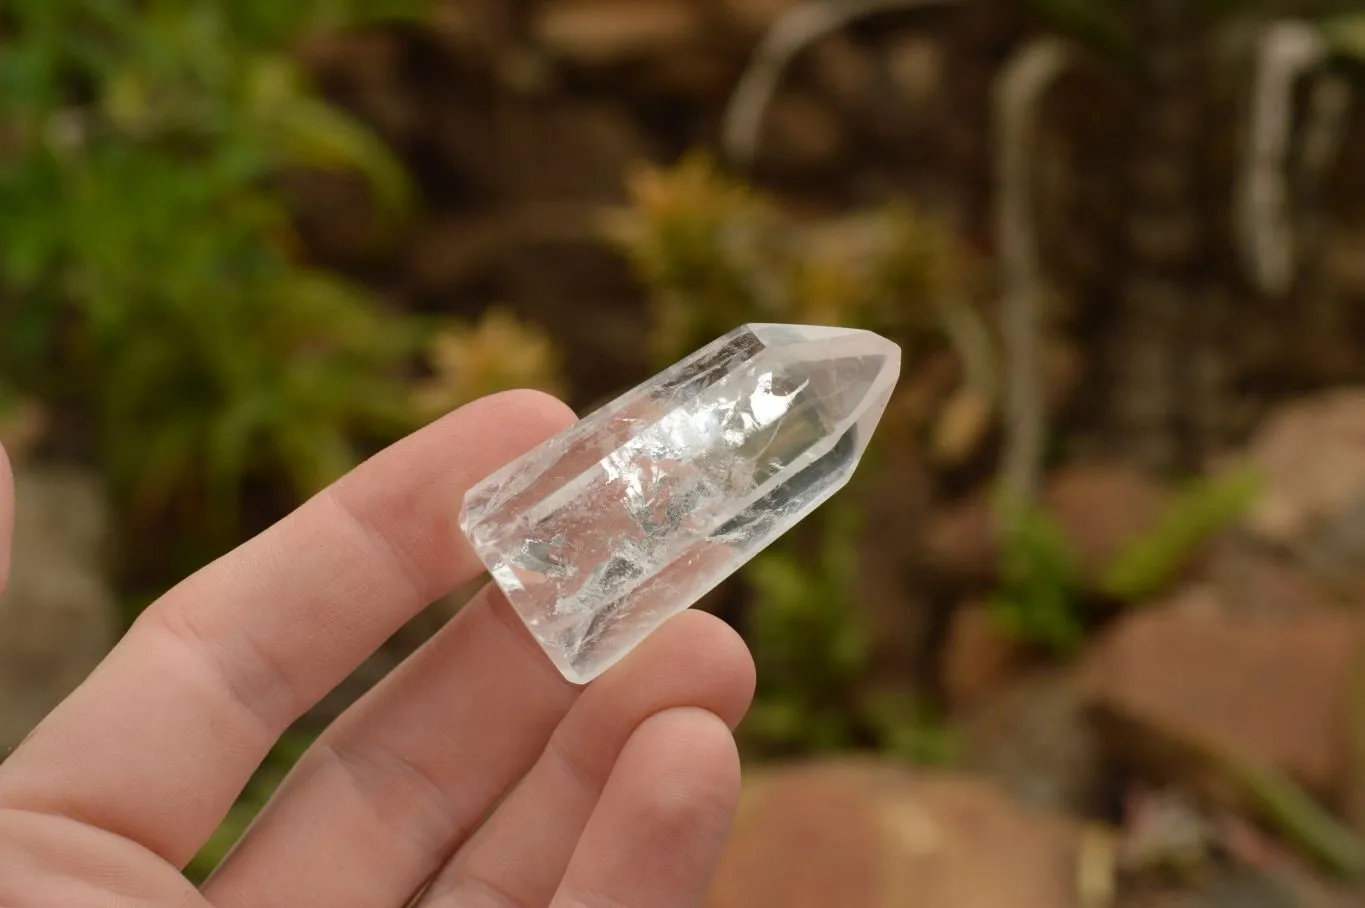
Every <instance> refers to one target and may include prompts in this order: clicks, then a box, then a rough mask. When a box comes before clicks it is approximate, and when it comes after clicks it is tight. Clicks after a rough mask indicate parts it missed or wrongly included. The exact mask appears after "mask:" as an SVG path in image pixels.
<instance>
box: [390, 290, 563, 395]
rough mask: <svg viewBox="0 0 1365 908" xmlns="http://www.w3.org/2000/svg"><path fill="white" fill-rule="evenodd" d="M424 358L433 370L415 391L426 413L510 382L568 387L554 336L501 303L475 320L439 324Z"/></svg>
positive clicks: (557, 389) (553, 390) (553, 389)
mask: <svg viewBox="0 0 1365 908" xmlns="http://www.w3.org/2000/svg"><path fill="white" fill-rule="evenodd" d="M427 358H428V361H429V362H430V364H431V368H432V371H433V373H434V374H433V376H432V377H431V378H430V379H429V380H427V381H426V382H424V383H423V384H421V385H420V386H419V387H418V388H417V389H416V391H415V393H414V406H415V407H416V409H417V411H418V412H419V413H420V414H422V416H423V417H425V418H434V417H437V416H440V415H441V414H443V413H446V412H448V411H450V410H453V409H455V408H456V407H459V406H462V405H464V404H467V403H469V402H470V401H472V400H477V399H478V398H480V397H483V396H485V395H488V394H493V393H495V392H498V391H505V390H507V389H509V388H534V389H536V390H539V391H545V392H548V393H550V394H554V395H556V396H559V397H563V396H564V395H565V393H566V392H565V383H564V379H563V377H562V375H561V371H560V370H561V363H560V355H559V351H558V350H557V349H556V348H555V345H554V342H553V341H552V340H551V339H550V338H549V337H548V336H547V335H546V334H545V333H544V332H542V331H540V330H539V329H537V328H535V327H534V326H531V325H527V324H525V323H524V322H520V321H518V320H517V319H516V318H515V317H514V316H512V315H511V314H509V313H507V312H505V311H503V310H501V309H496V308H495V309H490V310H488V312H487V313H485V314H484V317H483V319H482V320H481V321H480V322H479V323H478V324H476V325H472V326H452V327H449V328H446V329H444V330H442V331H441V332H439V333H438V334H436V335H435V336H434V337H433V338H432V339H431V341H430V343H429V345H428V349H427Z"/></svg>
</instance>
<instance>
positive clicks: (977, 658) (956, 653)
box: [941, 603, 1024, 710]
mask: <svg viewBox="0 0 1365 908" xmlns="http://www.w3.org/2000/svg"><path fill="white" fill-rule="evenodd" d="M1023 664H1024V653H1023V651H1022V648H1021V647H1020V645H1019V644H1018V642H1017V641H1015V640H1014V639H1013V638H1011V637H1010V636H1009V635H1008V634H1006V633H1005V632H1004V631H1002V630H1001V629H1000V622H999V621H997V620H996V619H995V616H993V615H992V614H991V613H990V609H989V608H988V607H987V606H985V605H983V604H980V603H969V604H965V605H961V606H958V607H957V608H956V609H954V610H953V617H952V624H951V626H950V627H949V628H948V639H947V641H946V643H945V645H944V649H943V662H942V666H941V674H942V678H943V689H944V694H945V696H946V697H947V699H948V703H949V705H950V706H951V707H952V708H953V709H955V710H961V709H965V708H968V707H971V706H973V705H975V704H977V703H980V702H981V700H982V699H983V698H984V697H985V696H986V695H988V694H990V693H991V692H993V691H994V690H996V689H997V688H998V687H1000V685H1001V684H1002V683H1003V682H1005V681H1007V680H1008V679H1009V678H1011V677H1012V676H1013V675H1015V674H1016V673H1017V672H1018V671H1019V669H1020V667H1021V666H1022V665H1023Z"/></svg>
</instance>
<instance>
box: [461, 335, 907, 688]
mask: <svg viewBox="0 0 1365 908" xmlns="http://www.w3.org/2000/svg"><path fill="white" fill-rule="evenodd" d="M899 374H900V348H899V347H897V346H896V345H895V344H893V343H892V342H890V341H888V340H886V339H885V338H883V337H880V336H878V335H876V334H873V333H871V332H869V331H858V330H853V329H849V328H824V327H813V326H805V325H746V326H744V327H742V328H738V329H736V330H734V331H732V332H730V333H729V334H727V335H725V336H724V337H721V338H720V339H718V340H716V341H714V342H712V343H711V344H708V345H707V346H706V347H703V348H702V349H701V350H698V351H697V352H696V353H693V354H692V355H691V356H689V357H687V358H686V359H684V360H682V361H681V362H679V363H677V364H676V365H674V366H672V367H670V368H669V369H666V370H665V371H663V372H661V373H660V374H659V375H656V376H655V377H654V378H652V379H650V380H649V381H647V382H645V383H644V384H642V385H640V386H638V387H636V388H634V389H633V390H631V391H628V392H626V393H625V394H623V395H622V396H621V397H619V398H617V399H616V400H614V401H612V402H611V403H609V404H607V405H605V406H604V407H602V408H601V409H599V410H597V411H596V412H594V413H592V414H590V415H588V416H586V417H584V418H583V419H582V420H580V421H579V422H578V423H576V424H575V425H574V426H572V427H570V428H569V429H567V430H565V431H564V432H562V433H560V434H559V435H557V436H555V437H553V438H551V439H550V440H548V441H546V442H545V443H543V444H542V445H540V446H539V447H537V448H535V449H534V450H532V451H530V452H529V453H527V454H525V455H523V456H522V457H520V458H518V459H517V460H514V461H512V462H511V463H509V464H507V465H506V466H505V467H503V468H502V469H501V470H499V471H497V472H496V473H494V474H493V475H492V476H489V477H488V478H487V479H485V480H484V481H483V482H481V483H479V484H478V485H477V486H475V487H474V488H472V489H470V490H469V493H468V494H467V495H466V496H465V501H464V509H463V511H462V512H461V514H460V526H461V527H462V529H463V530H464V532H465V534H466V536H468V537H469V540H470V542H471V543H472V544H473V547H474V550H475V551H476V552H477V553H478V556H479V558H480V559H482V560H483V563H484V564H485V565H487V567H488V570H489V571H490V572H491V574H492V576H493V579H494V580H495V581H496V582H497V584H498V586H499V587H501V589H502V591H503V592H504V593H505V594H506V596H507V599H508V601H509V602H511V604H512V606H513V608H515V609H516V611H517V614H518V615H520V616H521V619H522V621H524V622H525V624H526V626H527V628H529V629H530V631H531V634H532V635H533V636H534V637H535V638H536V640H537V641H539V643H540V645H541V646H542V647H543V648H544V649H545V652H546V653H547V654H548V655H549V657H550V659H551V660H552V661H553V662H554V664H555V666H556V667H558V669H559V670H560V672H562V673H563V675H564V676H565V677H566V678H568V679H569V680H570V681H574V682H577V683H586V682H587V681H590V680H591V679H593V678H594V677H596V676H597V675H599V674H601V673H602V672H603V671H605V670H606V669H608V668H610V667H611V666H612V665H613V664H615V663H616V662H617V661H618V660H619V659H621V657H623V656H624V655H625V654H626V653H627V652H629V651H630V650H631V649H632V648H633V647H635V646H636V645H637V644H638V643H639V642H640V641H641V640H643V639H644V638H645V637H646V636H648V635H649V633H650V632H651V631H653V630H654V629H655V628H657V627H658V626H659V625H660V624H662V623H663V622H664V621H665V620H666V619H667V618H669V617H671V616H673V615H675V614H677V613H678V612H680V611H682V610H684V609H686V608H688V607H689V606H691V605H692V604H693V603H694V602H696V601H697V600H698V599H699V598H700V597H701V596H702V595H703V594H705V593H706V592H708V591H709V590H711V589H712V588H713V587H715V586H716V585H717V584H718V583H720V582H721V581H722V580H724V579H725V578H726V577H728V576H729V575H730V574H732V573H734V572H735V571H736V570H737V569H738V568H739V567H740V566H741V565H743V564H744V563H745V562H747V561H748V560H749V559H750V558H752V557H753V556H754V555H756V554H757V553H758V552H760V551H762V550H763V549H764V548H765V547H766V546H768V545H769V544H770V543H772V542H773V540H775V539H777V537H779V536H781V535H782V534H783V533H784V532H786V531H787V530H789V529H790V528H791V527H792V526H793V525H795V524H796V523H797V522H798V521H799V520H801V518H803V517H805V516H806V515H807V514H809V513H810V512H811V511H812V510H814V509H815V508H816V507H817V506H818V505H820V504H821V503H822V502H823V501H825V499H827V498H829V496H830V495H832V494H833V493H834V492H836V491H837V490H838V489H839V488H840V487H842V486H843V485H844V483H845V482H847V481H848V479H849V477H850V476H851V475H852V473H853V470H854V468H855V467H856V466H857V464H858V460H859V458H860V457H861V456H862V453H863V450H864V448H865V447H866V446H867V442H868V439H869V438H870V437H871V435H872V432H873V430H874V429H875V428H876V426H877V422H878V420H880V419H881V415H882V411H883V410H884V409H885V408H886V403H887V400H888V399H889V398H890V396H891V391H892V389H893V388H894V387H895V384H896V379H897V377H898V376H899Z"/></svg>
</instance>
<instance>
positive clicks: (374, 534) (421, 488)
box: [0, 391, 573, 866]
mask: <svg viewBox="0 0 1365 908" xmlns="http://www.w3.org/2000/svg"><path fill="white" fill-rule="evenodd" d="M572 420H573V414H572V413H571V412H570V411H569V409H568V408H567V407H566V406H564V405H563V404H562V403H560V402H559V401H557V400H555V399H554V398H551V397H549V396H547V395H543V394H539V393H536V392H527V391H521V392H509V393H507V394H501V395H495V396H493V397H490V398H485V399H484V400H481V401H477V402H475V403H473V404H470V405H468V406H466V407H463V408H461V409H460V410H458V411H456V412H455V413H453V414H451V415H449V416H447V417H446V418H444V419H443V420H440V421H439V422H437V423H434V424H433V425H431V426H429V427H427V428H425V429H423V430H422V431H420V432H418V433H416V434H414V435H412V436H410V437H409V438H407V439H404V440H403V441H401V442H399V443H398V444H396V445H394V446H393V447H391V448H389V449H387V450H386V451H384V452H382V453H380V454H379V455H377V456H376V457H374V458H373V459H371V460H370V461H368V462H367V463H365V464H363V465H361V466H360V467H358V468H357V469H356V470H355V471H353V472H352V473H351V474H350V475H348V476H347V477H345V478H343V479H342V480H341V481H340V482H338V483H337V484H336V485H334V486H332V487H331V488H329V489H327V490H326V491H324V492H322V493H320V494H319V495H317V496H316V497H314V498H313V499H311V500H310V501H309V502H307V503H306V504H305V505H304V506H303V507H301V508H300V509H299V510H297V511H295V512H294V513H293V514H291V515H290V516H289V517H287V518H285V519H284V520H283V521H281V522H280V523H279V524H277V525H276V526H274V527H272V528H271V529H270V530H268V531H266V532H265V533H263V534H262V535H260V536H258V537H256V538H255V539H253V540H251V541H250V542H248V543H247V544H245V545H243V546H242V547H241V548H239V549H237V550H236V551H234V552H232V553H231V554H229V555H227V556H225V557H224V558H222V559H220V560H218V561H216V562H214V563H213V564H211V565H209V566H208V567H206V568H204V569H203V570H202V571H200V572H198V573H197V574H195V575H193V576H192V577H190V578H189V579H188V580H186V581H185V582H184V583H182V584H181V585H180V586H178V587H176V588H175V589H173V590H172V591H171V592H169V593H167V594H166V595H165V596H164V597H163V598H162V599H161V600H160V601H158V602H157V603H156V604H154V605H153V606H152V607H151V608H149V609H148V610H147V611H146V612H145V613H144V614H143V615H142V617H141V618H140V619H139V620H138V622H137V623H136V624H135V625H134V627H133V628H132V629H131V630H130V631H129V633H128V634H127V636H126V637H125V638H124V640H123V641H122V642H121V643H120V644H119V646H118V647H117V648H115V650H114V651H113V653H111V654H110V656H109V657H108V658H107V659H106V660H105V661H104V663H103V664H102V665H101V666H100V667H99V668H98V669H97V670H96V671H95V673H94V674H93V675H92V676H91V677H90V679H89V680H88V681H87V682H86V683H85V684H84V685H83V686H82V687H81V688H80V689H79V690H78V691H77V692H76V693H75V694H73V695H72V696H71V697H70V698H69V699H68V700H67V701H66V702H65V703H63V704H62V705H61V706H60V707H59V708H58V709H57V710H56V711H54V712H53V714H52V715H51V716H49V717H48V719H47V721H45V722H44V723H43V724H42V725H41V726H39V728H38V730H37V731H36V732H35V733H34V735H33V736H32V737H31V738H30V739H29V740H28V741H27V742H26V743H25V744H24V745H23V746H22V747H21V748H20V749H19V750H18V751H17V752H16V753H15V754H14V756H12V757H11V758H10V759H9V760H8V761H6V763H5V764H4V765H3V767H0V807H11V808H18V809H27V810H36V811H42V812H48V813H57V814H62V815H65V816H70V817H74V818H76V819H79V820H82V821H84V822H87V823H90V824H92V825H95V826H98V827H100V828H103V829H107V830H109V831H111V832H114V833H117V834H119V835H123V836H125V837H127V838H129V839H132V840H134V841H136V842H139V843H141V844H143V845H144V846H146V847H147V848H149V849H151V850H152V851H154V852H156V853H157V854H159V855H161V856H162V857H164V858H166V859H167V860H168V861H170V862H171V863H173V864H175V865H177V866H182V865H183V864H184V863H185V862H186V861H188V860H189V858H190V857H191V856H193V854H194V853H195V851H196V850H197V849H198V848H199V847H200V845H201V844H202V843H203V841H204V840H205V839H207V837H208V836H209V835H210V834H211V833H212V831H213V829H214V828H215V827H216V826H217V824H218V823H219V821H220V820H221V819H222V817H223V815H224V814H225V813H226V812H227V810H228V808H229V807H230V806H231V805H232V802H233V800H234V799H235V798H236V796H237V794H238V793H239V792H240V791H241V789H242V787H243V786H244V785H245V784H246V782H247V780H248V779H249V778H250V775H251V773H252V772H253V771H254V770H255V768H256V767H257V766H258V765H259V764H260V761H261V760H262V759H263V758H264V757H265V754H266V753H267V751H268V750H269V748H270V747H271V745H272V744H273V743H274V742H275V740H276V739H277V738H278V737H279V735H280V734H281V733H283V732H284V730H285V729H286V728H287V727H288V726H289V725H290V724H291V723H292V722H293V721H294V720H295V719H297V718H298V717H299V716H300V715H302V714H303V713H304V712H305V711H306V710H307V709H308V708H309V707H310V706H312V705H313V704H314V703H316V702H317V701H318V700H319V699H321V697H322V696H323V695H325V694H326V693H327V692H328V691H329V690H331V689H332V688H333V687H335V686H336V685H337V684H338V683H339V682H340V681H342V680H343V679H344V678H345V677H346V676H347V675H348V674H349V673H350V672H351V671H353V670H354V669H355V668H356V667H357V666H358V665H359V664H360V663H361V662H362V661H363V660H364V659H365V657H366V656H367V655H369V654H370V653H371V652H373V651H374V650H375V649H376V648H377V647H378V646H379V645H380V644H381V643H382V642H383V641H384V640H385V639H387V638H388V637H389V636H390V635H391V634H392V633H393V632H394V631H396V630H398V629H399V628H400V627H401V626H402V625H403V624H404V623H405V622H406V621H407V620H408V619H410V618H411V617H412V616H413V615H415V614H416V613H417V612H418V611H420V610H421V609H422V608H423V607H425V606H426V605H427V604H428V603H429V602H431V601H432V600H433V599H435V598H437V597H439V596H441V595H443V594H445V593H446V592H448V591H450V590H451V589H452V588H454V587H455V586H457V585H459V584H460V583H463V582H465V581H467V580H469V579H471V578H472V577H475V576H477V575H478V574H479V573H480V572H481V571H482V566H481V565H480V563H479V561H478V559H477V557H476V556H475V554H474V552H473V551H472V550H471V549H470V547H469V545H468V543H467V542H466V541H465V539H464V537H463V535H462V534H461V533H460V532H459V530H458V528H457V526H456V520H457V517H458V514H459V510H460V503H461V501H462V499H463V497H464V493H465V490H466V489H467V488H468V487H469V486H470V485H472V484H473V483H475V482H478V481H479V480H481V479H482V478H483V477H484V476H486V475H488V474H489V473H491V472H493V471H494V470H495V469H496V468H497V467H499V466H501V465H502V464H503V463H505V462H507V461H508V460H511V459H512V458H514V457H516V456H518V455H519V454H521V453H523V452H525V451H527V450H529V449H530V448H532V447H534V446H535V445H536V444H538V443H539V442H540V441H542V440H544V439H545V438H546V437H548V436H549V435H551V434H553V433H554V432H556V431H558V430H559V429H561V428H563V427H564V426H565V425H567V424H569V423H570V422H572Z"/></svg>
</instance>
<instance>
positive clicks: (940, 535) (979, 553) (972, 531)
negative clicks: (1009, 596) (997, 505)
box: [924, 494, 1000, 584]
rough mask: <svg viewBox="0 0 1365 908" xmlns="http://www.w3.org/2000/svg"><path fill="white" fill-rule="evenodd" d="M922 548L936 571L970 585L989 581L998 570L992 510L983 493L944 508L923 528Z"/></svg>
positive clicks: (998, 557) (988, 500) (997, 551)
mask: <svg viewBox="0 0 1365 908" xmlns="http://www.w3.org/2000/svg"><path fill="white" fill-rule="evenodd" d="M924 550H925V554H926V555H927V557H928V559H929V563H930V564H931V565H932V566H933V567H934V568H935V569H936V570H939V571H942V572H943V573H945V574H947V575H949V576H951V577H954V578H956V579H960V580H963V581H965V582H967V583H971V584H988V583H990V582H991V581H993V580H994V579H995V576H996V574H997V573H998V571H999V562H1000V540H999V537H998V536H997V534H996V522H995V511H994V509H993V508H992V507H991V502H990V499H989V498H988V497H987V496H985V495H984V494H977V495H973V496H971V497H970V498H968V499H966V500H964V501H962V502H959V503H957V504H955V505H951V506H949V507H947V508H943V509H941V510H939V511H938V512H936V513H935V514H934V515H933V516H932V517H930V518H929V520H928V521H927V523H926V524H925V528H924Z"/></svg>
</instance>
